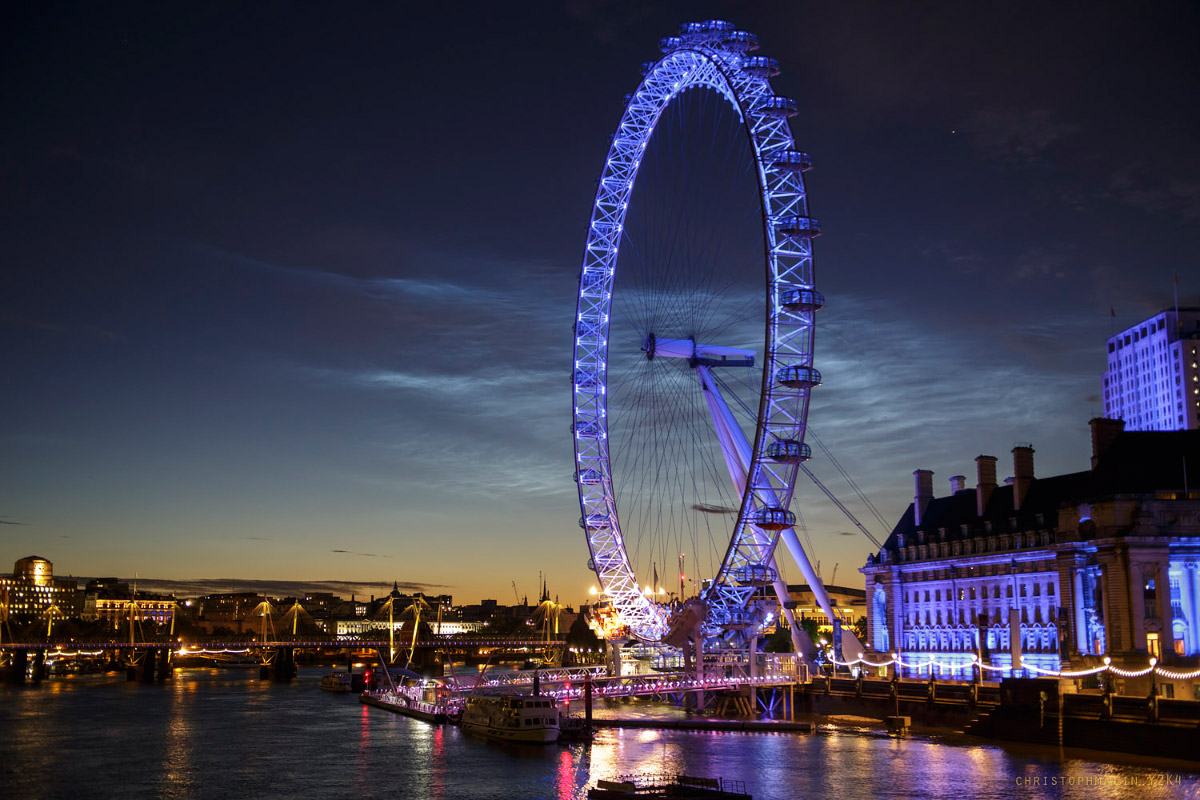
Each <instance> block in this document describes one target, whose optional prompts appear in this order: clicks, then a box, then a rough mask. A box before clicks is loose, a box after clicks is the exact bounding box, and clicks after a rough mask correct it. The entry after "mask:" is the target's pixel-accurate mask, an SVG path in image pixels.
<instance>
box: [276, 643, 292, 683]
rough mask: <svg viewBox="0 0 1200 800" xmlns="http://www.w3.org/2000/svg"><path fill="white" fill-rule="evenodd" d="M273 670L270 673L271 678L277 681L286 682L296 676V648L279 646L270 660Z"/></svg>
mask: <svg viewBox="0 0 1200 800" xmlns="http://www.w3.org/2000/svg"><path fill="white" fill-rule="evenodd" d="M272 665H273V666H274V670H273V671H272V673H271V680H273V681H277V682H279V683H286V682H288V681H290V680H291V679H292V678H294V677H296V650H295V648H294V647H281V648H279V650H278V651H276V653H275V660H274V661H273V662H272Z"/></svg>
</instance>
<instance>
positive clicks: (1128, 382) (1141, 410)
mask: <svg viewBox="0 0 1200 800" xmlns="http://www.w3.org/2000/svg"><path fill="white" fill-rule="evenodd" d="M1104 415H1105V416H1106V417H1108V418H1109V419H1120V420H1124V421H1125V430H1129V431H1181V430H1195V429H1198V428H1200V308H1181V309H1178V310H1176V309H1173V308H1172V309H1167V310H1165V311H1161V312H1159V313H1158V314H1155V315H1154V316H1153V317H1150V318H1149V319H1147V320H1143V321H1142V322H1139V323H1138V324H1137V325H1134V326H1133V327H1131V328H1128V329H1126V330H1123V331H1121V332H1120V333H1118V334H1116V335H1115V336H1111V337H1109V340H1108V370H1107V371H1106V372H1105V373H1104Z"/></svg>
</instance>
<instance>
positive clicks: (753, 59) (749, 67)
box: [742, 56, 779, 78]
mask: <svg viewBox="0 0 1200 800" xmlns="http://www.w3.org/2000/svg"><path fill="white" fill-rule="evenodd" d="M742 72H749V73H750V74H751V75H755V76H757V77H759V78H774V77H775V76H776V75H778V74H779V62H778V61H776V60H775V59H773V58H770V57H768V56H746V57H745V58H743V59H742Z"/></svg>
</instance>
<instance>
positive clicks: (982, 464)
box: [975, 456, 996, 517]
mask: <svg viewBox="0 0 1200 800" xmlns="http://www.w3.org/2000/svg"><path fill="white" fill-rule="evenodd" d="M975 466H976V467H977V468H978V473H979V483H977V484H975V510H976V513H977V514H978V515H979V516H981V517H982V516H983V512H984V510H985V509H986V508H987V504H988V501H989V500H991V499H992V492H994V491H995V490H996V457H995V456H976V457H975Z"/></svg>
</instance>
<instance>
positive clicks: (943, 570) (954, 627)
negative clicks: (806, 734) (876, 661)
mask: <svg viewBox="0 0 1200 800" xmlns="http://www.w3.org/2000/svg"><path fill="white" fill-rule="evenodd" d="M1090 424H1091V433H1092V458H1091V468H1090V469H1088V470H1085V471H1082V472H1075V473H1071V474H1067V475H1055V476H1051V477H1038V476H1037V475H1036V474H1035V471H1034V450H1033V448H1032V447H1031V446H1026V445H1019V446H1017V447H1014V448H1013V450H1012V477H1011V478H1009V479H1007V480H1005V481H1004V482H1003V483H1002V484H999V483H998V482H997V471H996V470H997V459H996V458H995V457H994V456H986V455H981V456H979V457H978V458H976V459H975V463H976V470H975V473H976V474H975V481H974V484H975V485H974V486H973V487H970V486H968V485H967V479H966V478H965V477H964V476H954V477H952V478H951V479H950V487H949V489H950V491H949V493H948V494H945V495H943V496H937V497H935V496H934V490H933V473H932V472H930V471H928V470H917V471H916V472H915V473H914V475H915V478H916V480H915V492H914V497H913V502H912V504H911V505H910V506H909V507H908V509H907V510H906V511H905V512H904V515H903V516H902V517H901V519H900V521H899V522H898V523H897V525H896V527H895V528H894V529H893V531H892V532H891V535H890V536H889V537H888V538H887V540H886V541H885V542H884V546H883V548H882V549H881V550H880V551H879V552H878V553H876V554H874V555H872V556H870V557H868V560H867V563H866V565H865V566H864V567H863V568H862V570H861V571H862V572H863V574H864V575H865V576H866V598H867V610H868V631H869V636H868V638H869V645H870V646H871V648H872V649H873V650H875V651H876V652H878V653H889V654H890V653H899V654H900V655H901V658H902V659H903V660H904V661H905V662H906V663H917V664H922V663H925V662H927V661H928V660H930V659H933V660H936V661H937V662H939V663H941V664H943V665H947V668H938V669H937V671H938V672H939V673H941V674H942V675H944V676H945V677H952V676H955V675H957V676H959V677H970V674H971V673H970V671H969V670H966V671H962V670H959V671H957V672H956V671H953V670H950V669H949V668H948V667H949V666H950V665H960V666H961V665H966V664H969V663H971V661H972V659H973V658H974V657H976V656H978V657H981V658H982V659H983V660H984V662H985V663H988V664H991V665H994V666H997V667H1003V668H1011V666H1012V664H1013V662H1014V656H1016V657H1017V659H1018V663H1019V659H1023V660H1024V663H1025V664H1026V665H1027V666H1028V665H1032V666H1034V667H1038V668H1041V669H1052V670H1059V669H1064V670H1065V669H1078V668H1084V667H1093V666H1098V665H1099V664H1100V663H1102V662H1101V659H1102V657H1104V656H1109V657H1111V659H1112V663H1113V664H1114V665H1116V666H1122V667H1124V668H1126V669H1145V668H1146V666H1147V665H1148V662H1149V659H1150V658H1151V657H1154V658H1157V659H1158V662H1159V663H1161V664H1163V665H1164V666H1172V667H1173V668H1175V669H1178V668H1185V669H1187V668H1194V667H1196V666H1197V665H1198V664H1200V431H1197V430H1190V431H1189V430H1181V431H1169V432H1165V431H1154V432H1150V431H1125V430H1124V422H1123V421H1121V420H1111V419H1094V420H1092V421H1091V423H1090ZM910 674H911V673H910ZM922 674H928V672H927V671H926V672H923V673H922ZM1005 674H1011V673H1003V672H989V673H986V676H987V677H990V678H992V679H995V677H996V676H997V675H1001V676H1003V675H1005ZM1163 692H1164V694H1166V695H1168V696H1182V697H1187V698H1192V697H1193V696H1194V697H1196V698H1200V679H1197V680H1196V681H1191V682H1185V683H1184V684H1182V685H1178V686H1171V685H1170V684H1169V683H1168V684H1166V685H1164V686H1163Z"/></svg>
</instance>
